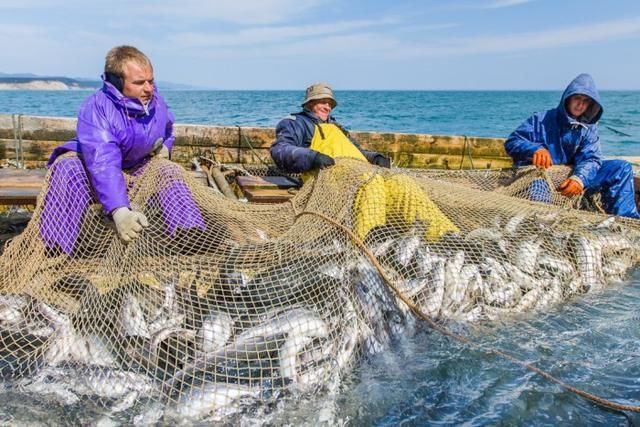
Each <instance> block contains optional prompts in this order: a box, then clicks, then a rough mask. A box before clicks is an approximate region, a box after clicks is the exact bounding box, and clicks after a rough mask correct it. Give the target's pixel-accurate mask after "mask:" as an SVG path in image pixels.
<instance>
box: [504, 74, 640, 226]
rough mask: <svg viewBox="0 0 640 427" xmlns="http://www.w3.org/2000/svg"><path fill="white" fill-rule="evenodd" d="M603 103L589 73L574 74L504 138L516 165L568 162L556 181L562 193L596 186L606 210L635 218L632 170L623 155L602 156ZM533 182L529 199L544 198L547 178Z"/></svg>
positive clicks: (590, 190) (567, 194) (592, 189)
mask: <svg viewBox="0 0 640 427" xmlns="http://www.w3.org/2000/svg"><path fill="white" fill-rule="evenodd" d="M602 112H603V108H602V104H601V103H600V95H599V94H598V90H597V89H596V85H595V82H594V81H593V78H592V77H591V76H590V75H589V74H580V75H579V76H578V77H576V78H575V79H573V81H572V82H571V83H569V86H567V89H566V90H565V91H564V93H563V94H562V98H561V99H560V104H559V105H558V106H557V107H556V108H552V109H550V110H547V111H544V112H540V113H536V114H534V115H533V116H531V117H529V118H528V119H527V120H526V121H525V122H524V123H522V124H521V125H520V126H519V127H518V128H517V129H516V130H515V131H514V132H513V133H511V135H509V137H508V138H507V140H506V141H505V144H504V147H505V149H506V151H507V153H509V155H510V156H511V157H512V158H513V161H514V165H515V166H516V167H521V166H527V165H534V166H536V167H539V168H544V169H546V168H549V167H551V166H552V165H572V166H573V172H572V175H571V176H570V177H569V178H567V179H566V180H565V181H564V182H562V183H561V184H560V186H559V187H558V191H560V192H561V194H562V195H563V196H565V197H572V196H577V195H579V194H581V193H583V192H585V191H586V192H587V193H589V194H594V193H596V192H600V193H601V195H602V204H603V207H604V210H605V212H607V213H609V214H613V215H619V216H625V217H629V218H640V214H638V209H637V207H636V204H635V200H634V188H633V171H632V168H631V165H630V164H629V163H628V162H626V161H624V160H603V159H602V151H601V147H600V139H599V137H598V125H597V122H598V120H599V119H600V117H601V116H602ZM533 184H536V185H537V188H536V189H535V190H536V191H534V193H537V196H536V197H533V199H535V200H537V201H549V200H550V198H551V197H550V194H549V188H548V187H547V186H546V182H544V181H540V182H534V183H533Z"/></svg>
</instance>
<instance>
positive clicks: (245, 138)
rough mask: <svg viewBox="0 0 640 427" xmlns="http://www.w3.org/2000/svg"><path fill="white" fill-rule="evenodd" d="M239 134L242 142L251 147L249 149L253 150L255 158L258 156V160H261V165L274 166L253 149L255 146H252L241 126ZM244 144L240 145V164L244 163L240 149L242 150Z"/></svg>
mask: <svg viewBox="0 0 640 427" xmlns="http://www.w3.org/2000/svg"><path fill="white" fill-rule="evenodd" d="M238 133H239V134H240V138H241V141H242V140H244V142H245V143H246V144H247V145H248V146H249V149H250V150H251V152H252V153H253V155H254V156H256V157H257V158H258V160H260V163H262V164H263V165H265V166H268V167H272V166H273V164H272V163H269V162H267V161H266V160H264V159H263V158H262V157H261V156H260V155H259V154H258V152H257V151H256V149H255V148H253V145H251V142H249V138H247V137H246V136H245V135H244V134H243V133H242V128H241V127H240V126H238ZM241 145H242V143H240V144H238V163H242V162H240V148H241Z"/></svg>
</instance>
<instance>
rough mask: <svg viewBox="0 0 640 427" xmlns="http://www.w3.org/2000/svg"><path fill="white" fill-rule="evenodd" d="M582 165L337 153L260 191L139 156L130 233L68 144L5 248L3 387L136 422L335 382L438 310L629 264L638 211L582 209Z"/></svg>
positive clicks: (558, 293)
mask: <svg viewBox="0 0 640 427" xmlns="http://www.w3.org/2000/svg"><path fill="white" fill-rule="evenodd" d="M567 175H568V170H562V169H554V170H553V171H552V172H547V173H541V172H539V171H536V170H530V171H524V172H523V173H521V174H519V175H516V176H514V175H513V173H506V172H495V171H494V172H491V171H487V172H477V171H470V172H464V171H432V172H426V171H422V172H415V171H410V170H401V169H381V168H377V167H373V166H371V165H368V164H365V163H362V162H358V161H354V160H349V159H338V162H337V164H336V166H334V167H332V168H330V169H327V170H323V171H321V172H320V173H319V174H318V175H317V176H316V177H313V178H312V179H311V180H310V181H309V182H307V183H306V184H305V185H304V186H303V187H302V188H301V189H300V191H299V192H298V193H297V194H296V196H295V197H293V198H292V199H291V200H290V201H289V202H287V203H282V204H271V205H260V204H249V203H242V202H239V201H236V200H231V199H228V198H225V197H223V196H221V195H220V194H219V193H217V192H214V191H213V190H212V189H211V188H208V187H206V186H204V185H202V184H200V183H197V182H195V181H194V180H193V179H192V178H191V177H190V176H189V175H188V174H187V173H186V172H185V171H184V170H183V169H181V168H180V167H179V166H177V165H175V164H173V163H171V162H168V161H165V160H160V159H154V160H151V161H150V162H148V163H147V164H145V165H143V166H142V167H140V168H138V169H136V170H133V171H127V172H126V173H125V177H126V181H127V185H128V191H129V199H130V201H131V204H132V207H133V208H134V209H136V210H139V211H141V212H143V213H144V214H145V215H146V217H147V218H148V220H149V223H150V226H149V227H148V228H147V229H146V230H144V232H143V233H142V234H141V236H140V237H139V238H138V239H137V240H136V241H134V242H133V243H131V244H128V245H127V244H125V243H123V242H122V241H120V240H119V239H118V238H117V235H116V233H115V231H114V228H113V225H112V222H111V221H110V220H109V218H108V217H107V216H106V214H105V212H104V210H103V209H102V207H101V206H100V204H98V203H96V201H95V197H94V196H93V192H92V190H91V186H90V184H89V181H88V179H87V176H86V173H84V170H83V168H82V167H81V163H80V162H79V160H78V159H77V158H73V157H71V158H65V159H62V160H59V161H57V162H56V164H55V165H54V166H53V167H52V168H51V170H50V171H49V174H48V175H47V178H46V184H45V188H44V190H43V192H42V193H41V195H40V197H39V199H38V205H37V207H36V209H35V211H34V214H33V218H32V220H31V222H30V223H29V225H28V227H27V228H26V230H25V231H24V232H23V233H22V234H21V235H20V236H18V237H16V238H15V239H14V240H12V241H11V242H9V243H8V245H7V247H6V248H5V251H4V254H3V255H2V257H1V258H0V292H1V294H0V374H1V375H2V376H3V381H4V386H5V388H6V389H7V388H8V389H16V390H19V391H21V392H25V393H34V394H46V395H48V396H50V397H51V398H52V399H56V400H58V401H60V402H61V403H62V404H64V405H69V406H73V405H91V406H92V407H99V408H103V409H104V411H107V412H108V413H110V414H121V416H123V417H125V418H124V420H125V421H126V422H128V423H136V422H141V423H145V422H150V421H149V419H151V420H152V421H151V422H155V421H162V422H165V423H169V422H171V420H174V419H187V420H209V421H224V422H232V423H233V422H237V421H238V420H240V419H241V418H242V417H253V416H262V417H264V416H268V415H270V414H275V413H278V411H282V410H284V408H287V406H289V405H296V404H297V403H298V402H300V401H301V399H303V398H305V397H310V398H313V397H317V396H319V395H325V396H326V395H331V394H334V393H336V392H337V391H338V390H339V389H340V386H341V384H342V381H343V380H344V379H345V378H347V377H348V375H349V373H350V372H351V370H352V369H353V368H354V366H355V365H356V364H357V363H358V362H359V361H360V360H362V359H363V358H366V357H369V356H372V355H375V354H377V353H380V352H384V351H385V350H387V349H389V348H391V347H392V346H393V344H394V342H396V341H397V340H400V339H402V338H403V337H407V336H410V335H411V334H413V332H414V330H415V328H416V325H417V322H418V321H419V319H420V318H421V317H423V316H426V317H428V318H430V319H434V320H437V321H439V322H478V321H483V320H486V319H496V318H503V317H506V316H511V315H514V314H517V313H521V312H527V311H533V310H541V309H544V308H546V307H549V306H550V305H552V304H554V303H557V302H559V301H563V300H566V299H568V298H571V297H572V296H574V295H576V294H583V293H586V292H591V291H594V290H598V289H601V288H603V287H605V286H607V285H609V284H610V283H612V282H613V281H618V280H623V279H624V278H625V275H626V274H627V273H628V271H629V270H630V269H631V268H633V267H634V266H635V265H636V264H637V262H638V259H639V258H640V250H639V248H640V227H639V225H638V221H633V220H624V219H620V218H614V217H607V216H605V215H601V214H597V213H589V212H583V211H579V210H576V209H571V208H568V207H567V203H569V205H570V204H571V203H573V202H574V201H571V200H566V199H564V198H562V197H561V196H559V195H558V194H557V193H556V192H555V188H556V184H557V183H558V182H560V180H562V179H564V178H566V176H567ZM541 183H542V184H541ZM60 184H66V185H60ZM543 184H545V185H546V186H547V187H545V186H544V185H543ZM532 199H534V200H536V201H532ZM542 199H544V200H542ZM56 212H62V213H64V215H62V216H60V217H58V216H56V215H54V214H55V213H56ZM69 236H71V238H70V237H69ZM149 408H152V409H149ZM125 414H126V415H125ZM146 417H151V418H146Z"/></svg>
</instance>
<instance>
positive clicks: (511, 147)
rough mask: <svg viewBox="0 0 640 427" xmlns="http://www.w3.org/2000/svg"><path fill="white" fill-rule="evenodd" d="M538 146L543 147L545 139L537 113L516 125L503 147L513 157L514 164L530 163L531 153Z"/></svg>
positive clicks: (536, 149) (538, 147)
mask: <svg viewBox="0 0 640 427" xmlns="http://www.w3.org/2000/svg"><path fill="white" fill-rule="evenodd" d="M540 148H545V141H544V135H543V132H542V129H541V125H540V120H539V117H538V115H537V114H534V115H533V116H531V117H529V118H528V119H527V120H525V121H524V122H523V123H522V124H521V125H520V126H518V128H517V129H516V130H514V131H513V132H512V133H511V135H509V137H508V138H507V140H506V141H505V143H504V149H505V150H506V151H507V153H508V154H509V156H511V158H512V159H513V162H514V164H515V166H524V165H527V164H531V159H532V158H533V153H535V152H536V151H538V149H540Z"/></svg>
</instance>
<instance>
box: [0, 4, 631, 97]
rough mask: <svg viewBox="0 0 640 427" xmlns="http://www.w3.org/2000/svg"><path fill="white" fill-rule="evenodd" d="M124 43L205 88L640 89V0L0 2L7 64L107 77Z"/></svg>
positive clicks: (161, 71)
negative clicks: (591, 85)
mask: <svg viewBox="0 0 640 427" xmlns="http://www.w3.org/2000/svg"><path fill="white" fill-rule="evenodd" d="M121 44H130V45H134V46H136V47H138V48H139V49H141V50H142V51H143V52H145V53H146V54H147V55H148V56H149V57H150V58H151V61H152V62H153V65H154V72H155V78H156V80H159V81H166V82H173V83H181V84H188V85H193V86H197V87H201V88H207V89H230V90H231V89H265V90H267V89H293V90H300V89H301V88H304V87H306V86H308V85H309V84H310V83H312V82H316V81H326V82H329V83H330V84H331V85H332V86H333V87H334V89H339V90H348V89H356V90H360V89H380V90H382V89H391V90H402V89H418V90H420V89H421V90H447V89H456V90H483V89H488V90H501V89H506V90H511V89H523V90H527V89H533V90H539V89H545V90H562V89H563V88H564V87H565V86H566V85H567V83H568V82H569V81H571V79H572V78H573V77H575V76H576V75H578V74H579V73H582V72H588V73H590V74H592V75H593V77H594V79H595V81H596V84H597V85H598V87H599V88H600V89H601V90H602V89H635V90H637V89H640V1H638V0H620V1H616V0H607V1H603V0H582V1H574V0H566V1H564V0H441V1H430V0H389V1H384V0H343V1H340V0H323V1H320V0H223V1H216V0H179V1H166V0H136V1H133V2H132V1H127V0H109V1H101V2H95V1H93V2H92V1H91V0H53V1H46V0H0V45H2V46H5V51H4V53H3V55H2V61H0V72H3V73H34V74H38V75H56V76H66V77H82V78H95V79H97V78H98V77H99V76H100V74H101V73H102V69H103V67H104V56H105V54H106V52H107V51H108V50H109V49H110V48H111V47H113V46H117V45H121Z"/></svg>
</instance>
